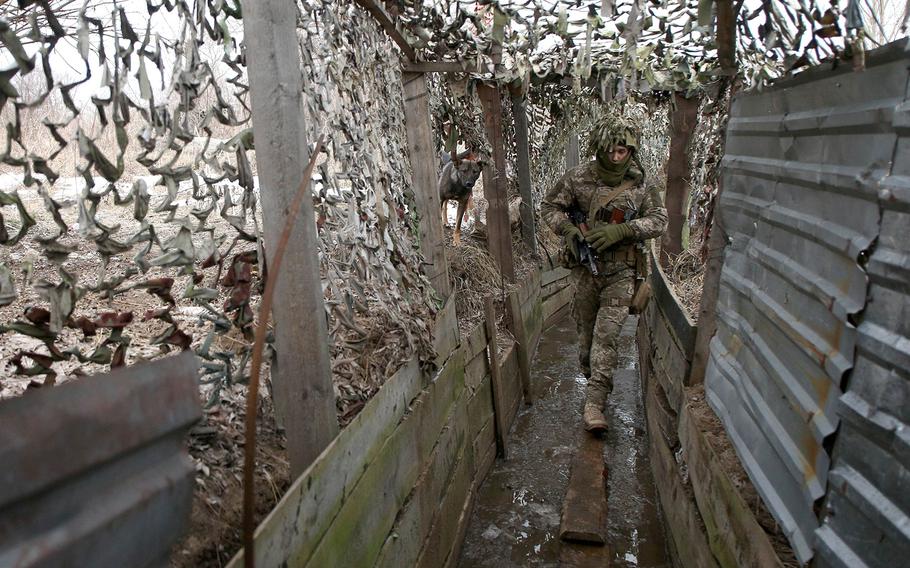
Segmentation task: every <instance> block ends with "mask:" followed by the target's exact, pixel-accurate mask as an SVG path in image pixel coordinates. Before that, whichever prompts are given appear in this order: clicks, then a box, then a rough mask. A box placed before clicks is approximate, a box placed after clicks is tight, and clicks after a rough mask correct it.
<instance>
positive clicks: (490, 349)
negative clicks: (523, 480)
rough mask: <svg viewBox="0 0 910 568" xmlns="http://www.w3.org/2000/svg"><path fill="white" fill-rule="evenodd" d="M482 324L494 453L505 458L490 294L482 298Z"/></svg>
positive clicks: (505, 428)
mask: <svg viewBox="0 0 910 568" xmlns="http://www.w3.org/2000/svg"><path fill="white" fill-rule="evenodd" d="M483 313H484V324H485V326H486V328H487V357H488V358H489V362H490V387H491V388H492V390H493V426H494V433H495V435H496V453H498V454H499V457H501V458H503V459H505V458H506V457H507V456H508V447H507V445H506V434H507V432H508V430H509V428H508V426H507V419H506V413H507V412H508V409H507V408H506V405H505V397H504V394H505V388H504V385H503V384H502V368H501V367H500V366H499V342H498V341H497V339H496V308H495V307H494V306H493V298H492V296H487V297H485V298H484V299H483Z"/></svg>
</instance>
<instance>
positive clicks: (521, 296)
mask: <svg viewBox="0 0 910 568" xmlns="http://www.w3.org/2000/svg"><path fill="white" fill-rule="evenodd" d="M539 295H540V270H534V271H533V272H531V274H530V277H529V278H528V279H527V280H525V282H524V283H523V284H522V285H521V286H519V288H518V301H519V302H520V303H521V304H522V305H524V304H525V303H526V302H527V301H528V300H530V299H531V298H532V297H535V296H539Z"/></svg>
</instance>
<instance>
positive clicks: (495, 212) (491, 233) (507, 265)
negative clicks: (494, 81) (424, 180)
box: [477, 84, 515, 282]
mask: <svg viewBox="0 0 910 568" xmlns="http://www.w3.org/2000/svg"><path fill="white" fill-rule="evenodd" d="M477 94H478V95H479V96H480V102H481V104H482V105H483V110H484V125H485V127H486V131H487V140H489V142H490V146H492V148H493V164H492V165H488V166H485V167H484V168H483V196H484V198H485V199H486V200H487V203H488V204H489V205H488V206H487V246H488V247H489V250H490V255H491V256H492V257H493V259H494V260H495V261H496V264H497V265H498V266H499V270H500V272H501V273H502V276H503V277H504V278H505V279H506V280H507V281H508V282H515V263H514V260H513V258H512V232H511V228H510V224H509V201H508V179H507V178H506V154H505V143H504V141H503V134H502V101H501V100H500V98H499V89H498V88H496V87H490V86H487V85H483V84H480V85H478V86H477Z"/></svg>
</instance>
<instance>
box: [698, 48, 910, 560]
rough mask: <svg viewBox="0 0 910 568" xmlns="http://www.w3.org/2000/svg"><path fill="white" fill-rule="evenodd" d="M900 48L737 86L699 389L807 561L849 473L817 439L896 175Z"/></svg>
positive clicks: (903, 74)
mask: <svg viewBox="0 0 910 568" xmlns="http://www.w3.org/2000/svg"><path fill="white" fill-rule="evenodd" d="M907 60H908V54H907V53H906V51H904V48H903V45H899V46H892V47H890V48H885V49H884V51H880V52H878V53H871V54H870V56H869V59H868V67H867V69H866V71H865V72H863V73H852V72H848V71H846V70H837V71H832V70H830V69H828V70H823V69H817V70H814V71H812V72H810V73H809V74H807V75H806V76H805V77H802V78H799V79H796V80H793V81H789V82H783V83H781V84H780V85H778V86H776V87H774V88H772V89H770V90H767V91H764V92H762V93H751V94H744V95H741V96H738V97H737V98H736V99H735V101H734V104H733V109H732V114H731V118H730V123H729V126H728V130H727V145H726V155H725V156H724V161H723V170H722V176H723V178H722V179H723V187H724V190H723V193H722V195H721V197H720V206H719V215H720V219H721V222H722V223H723V227H724V229H725V231H726V233H727V236H728V239H729V240H728V246H727V248H726V252H725V258H724V266H723V270H722V273H721V282H720V290H719V294H718V302H717V320H718V330H717V334H716V335H715V337H714V338H713V339H712V342H711V346H710V361H709V364H708V369H707V372H706V377H705V386H706V391H707V396H708V400H709V402H710V404H711V406H712V407H713V408H714V410H715V411H716V412H717V414H718V416H719V417H720V418H721V420H722V421H723V423H724V426H725V428H726V430H727V432H728V434H729V435H730V438H731V440H732V441H733V444H734V446H735V447H736V450H737V453H738V454H739V456H740V458H741V460H742V462H743V465H744V466H745V469H746V471H747V472H748V473H749V476H750V478H751V480H752V482H753V483H754V484H755V487H756V489H757V490H758V492H759V494H760V495H761V497H762V499H763V500H764V502H765V504H766V505H767V506H768V508H769V510H770V511H771V513H772V514H773V515H774V517H775V518H776V519H777V521H778V523H780V525H781V526H782V527H783V529H784V532H785V533H786V534H787V535H788V538H789V540H790V544H791V545H792V546H793V548H794V551H795V552H796V555H797V557H798V558H799V560H800V561H801V562H803V563H806V562H808V561H809V560H810V559H811V558H812V557H813V555H814V554H815V531H816V529H817V528H818V526H819V521H818V517H817V516H816V511H817V510H818V508H817V505H818V504H819V502H820V499H821V498H822V497H824V495H825V493H826V490H827V488H828V486H829V483H831V482H836V481H837V480H839V479H841V478H843V476H844V475H846V474H840V473H838V474H837V475H836V476H835V477H836V479H835V478H832V479H829V469H830V467H831V456H830V455H829V453H828V451H827V449H826V448H829V447H830V439H829V438H830V437H831V436H833V435H834V434H835V432H836V430H837V427H838V424H839V420H840V412H839V410H840V408H841V406H840V405H839V398H840V397H841V395H842V388H843V385H844V383H845V381H846V380H847V378H848V377H849V376H851V375H850V373H851V370H852V369H853V368H854V361H855V359H856V357H855V353H856V350H857V349H858V348H859V349H860V350H862V349H863V345H864V344H866V343H867V342H869V341H872V340H871V339H867V336H868V337H871V336H869V334H867V333H865V332H864V330H863V329H862V328H861V329H860V331H859V333H857V329H856V327H855V326H854V323H853V322H855V318H856V317H857V315H858V314H860V313H862V312H863V309H864V307H865V305H866V296H867V292H868V291H869V275H868V274H867V272H866V270H864V267H863V266H862V264H861V262H865V259H866V257H867V255H868V254H869V251H871V250H872V249H873V243H875V242H876V239H877V238H879V231H880V228H881V227H882V225H883V219H882V204H881V200H882V193H881V191H882V188H883V187H885V186H886V185H887V184H888V183H893V182H889V181H888V180H889V179H892V178H893V172H892V161H893V158H894V156H895V155H896V152H897V149H898V138H899V131H901V127H900V126H898V125H897V122H898V121H899V120H900V117H901V116H903V115H902V114H901V112H902V111H901V109H902V108H904V107H902V105H905V104H906V100H907V83H908V72H907ZM870 85H875V88H874V89H870V88H869V86H870ZM906 153H907V152H906V151H905V154H906ZM908 234H910V232H907V231H905V233H904V235H905V237H904V238H905V240H906V236H907V235H908ZM879 252H880V247H879V248H877V249H875V254H873V255H872V258H873V259H875V258H876V256H878V254H879ZM874 262H875V261H873V263H874ZM870 266H871V265H870ZM874 278H875V277H874V276H873V279H874ZM873 291H874V286H873ZM905 299H906V298H905V297H904V300H905ZM893 305H897V304H893ZM904 305H906V303H904ZM904 315H905V317H904V321H906V320H907V318H906V315H907V314H906V313H905V314H904ZM864 325H865V324H864ZM856 365H857V370H856V371H853V374H852V376H853V377H854V379H852V380H855V377H856V374H857V372H858V369H859V363H856ZM904 400H907V399H904ZM832 475H835V474H834V473H832ZM837 476H840V477H837ZM848 477H849V476H848ZM904 479H906V477H905V478H904Z"/></svg>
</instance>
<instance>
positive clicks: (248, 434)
mask: <svg viewBox="0 0 910 568" xmlns="http://www.w3.org/2000/svg"><path fill="white" fill-rule="evenodd" d="M324 142H325V135H322V136H320V137H319V140H318V141H317V142H316V148H315V149H314V150H313V153H312V155H310V163H309V164H307V167H306V170H305V171H304V172H303V179H302V180H301V181H300V187H298V188H297V194H296V195H295V196H294V201H293V202H292V203H291V208H290V210H289V211H288V216H287V218H286V220H285V222H284V229H283V230H282V231H281V238H280V239H279V240H278V244H277V246H276V247H275V257H274V258H272V259H271V265H270V266H269V276H268V278H267V279H266V281H265V291H264V292H263V294H262V302H261V303H260V304H259V324H258V325H257V326H256V335H255V338H254V340H253V361H252V364H251V365H252V368H251V369H250V386H249V389H248V390H247V397H246V420H245V428H244V429H245V432H244V447H243V565H244V566H246V567H247V568H254V567H255V565H256V561H255V558H254V556H255V550H254V548H255V540H254V539H253V535H254V533H255V531H256V523H255V519H254V518H253V513H254V507H255V505H256V494H255V492H254V491H253V468H254V467H255V466H256V415H257V414H258V412H257V410H258V407H259V372H260V369H261V368H262V351H263V348H264V347H265V332H266V326H267V324H268V323H269V314H270V313H271V312H272V300H273V299H274V297H275V284H276V283H277V282H278V274H279V272H280V271H281V260H282V258H283V257H284V250H285V249H286V248H287V244H288V240H289V239H290V236H291V230H292V229H293V228H294V221H296V220H297V215H298V214H299V213H300V206H301V205H302V204H303V200H304V198H305V197H307V195H308V194H309V187H310V178H311V177H312V176H313V169H314V168H315V167H316V158H317V157H318V156H319V153H320V152H322V145H323V143H324Z"/></svg>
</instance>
